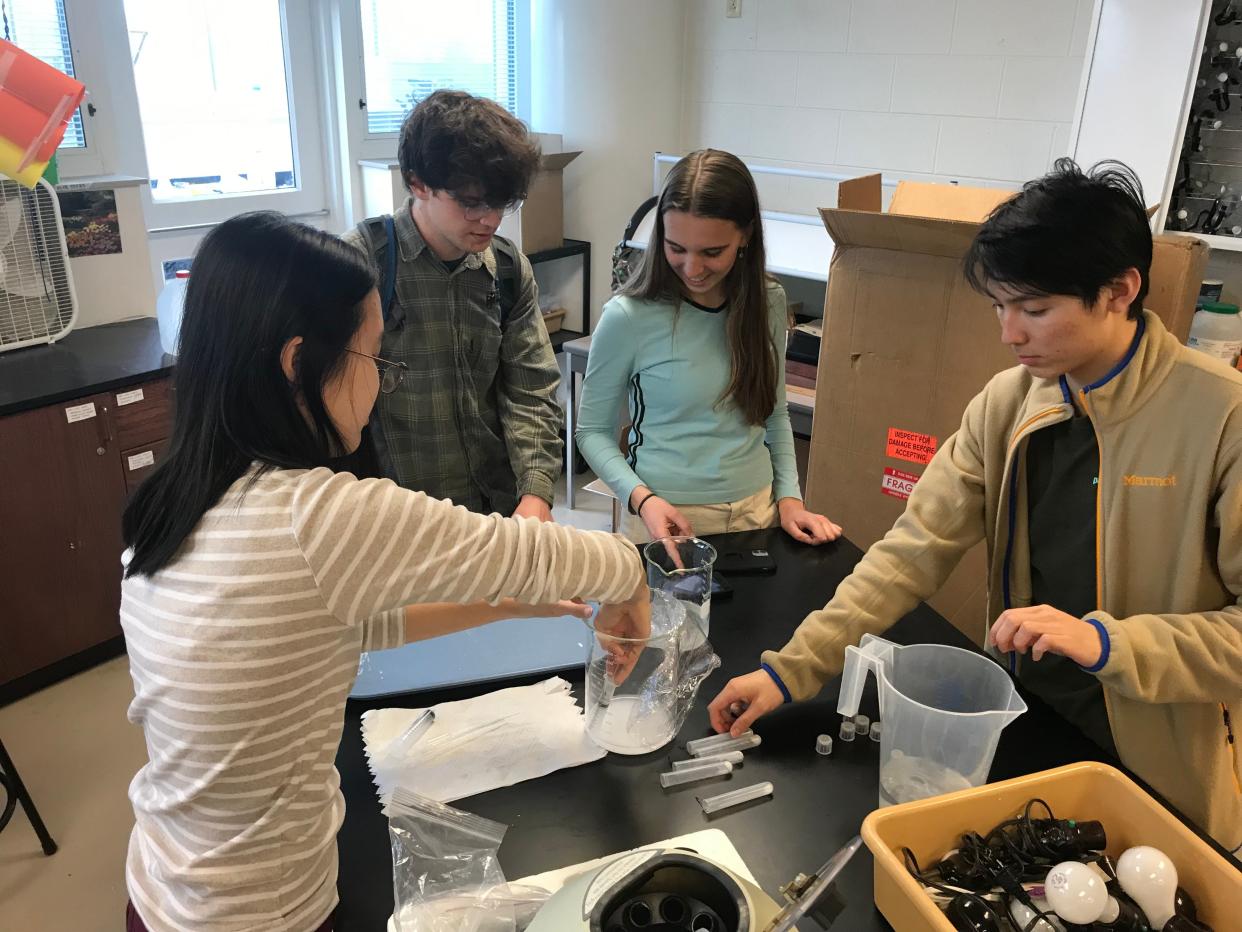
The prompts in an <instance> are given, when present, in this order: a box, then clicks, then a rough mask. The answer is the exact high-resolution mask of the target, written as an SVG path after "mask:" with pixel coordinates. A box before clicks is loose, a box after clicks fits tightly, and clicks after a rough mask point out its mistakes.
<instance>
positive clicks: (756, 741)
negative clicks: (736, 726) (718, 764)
mask: <svg viewBox="0 0 1242 932" xmlns="http://www.w3.org/2000/svg"><path fill="white" fill-rule="evenodd" d="M761 744H763V739H762V738H760V737H759V736H758V735H757V734H755V733H754V732H751V731H748V732H747V733H746V734H744V735H741V736H740V737H737V738H730V739H729V740H728V741H718V742H717V743H716V744H713V745H709V746H708V747H707V748H699V749H698V750H697V751H694V750H691V749H690V745H689V744H687V745H686V750H687V751H690V753H691V754H693V755H694V756H695V757H706V756H707V755H709V754H719V753H721V752H722V751H749V750H750V749H751V748H757V747H759V745H761Z"/></svg>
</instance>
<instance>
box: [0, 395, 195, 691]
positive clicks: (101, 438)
mask: <svg viewBox="0 0 1242 932" xmlns="http://www.w3.org/2000/svg"><path fill="white" fill-rule="evenodd" d="M171 413H172V399H171V391H170V380H169V379H167V378H163V379H158V380H155V381H151V382H147V383H144V384H142V385H137V386H131V387H128V388H124V389H120V390H118V391H112V392H106V393H101V394H95V395H90V396H87V397H82V398H75V399H73V400H71V401H66V402H61V403H58V404H55V405H48V406H45V407H41V408H35V409H33V410H30V411H23V412H21V413H19V414H13V415H9V416H7V417H0V593H3V598H2V600H0V685H2V684H5V683H10V682H11V681H14V680H16V679H18V678H20V677H26V676H28V675H29V674H32V673H36V672H37V671H40V670H44V669H45V668H48V667H49V666H52V665H54V664H57V663H59V662H61V661H65V660H66V659H68V658H71V657H73V656H74V655H75V654H78V653H80V652H82V651H85V650H88V649H90V648H93V647H97V646H98V645H100V644H103V643H104V642H107V641H109V640H111V639H114V638H116V637H118V636H119V635H120V633H121V627H120V622H119V619H118V614H117V613H118V607H119V604H120V592H121V514H122V512H123V511H124V508H125V501H126V498H127V496H128V495H129V493H130V492H132V491H133V489H134V488H136V487H137V486H138V484H139V483H140V482H141V481H142V479H143V478H145V477H146V476H147V475H149V474H150V473H151V468H152V466H153V465H154V464H155V463H157V462H159V460H160V458H161V457H162V455H163V452H164V449H165V445H166V442H167V437H168V434H169V432H170V429H171V423H172V417H171Z"/></svg>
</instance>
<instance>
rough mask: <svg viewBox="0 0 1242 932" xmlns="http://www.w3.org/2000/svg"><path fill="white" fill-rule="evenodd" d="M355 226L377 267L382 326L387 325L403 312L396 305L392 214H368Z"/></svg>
mask: <svg viewBox="0 0 1242 932" xmlns="http://www.w3.org/2000/svg"><path fill="white" fill-rule="evenodd" d="M358 230H359V231H360V232H361V233H362V235H363V237H364V238H365V239H366V242H367V248H368V249H369V250H370V252H371V259H372V261H373V262H374V263H375V266H376V267H377V268H378V269H380V270H381V278H380V281H379V293H380V308H381V310H382V311H383V314H384V329H385V330H388V329H391V328H390V327H389V324H390V322H395V323H397V324H400V323H401V322H403V321H404V319H405V315H404V314H403V313H401V311H400V309H399V308H397V309H396V311H395V312H394V308H395V306H396V300H397V257H398V250H397V228H396V224H395V223H394V222H393V219H392V214H386V215H385V216H383V217H371V218H370V219H368V220H364V221H362V223H360V224H358Z"/></svg>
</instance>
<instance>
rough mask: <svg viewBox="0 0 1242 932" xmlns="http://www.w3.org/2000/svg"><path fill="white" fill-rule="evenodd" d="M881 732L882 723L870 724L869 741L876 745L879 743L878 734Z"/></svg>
mask: <svg viewBox="0 0 1242 932" xmlns="http://www.w3.org/2000/svg"><path fill="white" fill-rule="evenodd" d="M883 730H884V723H883V722H872V723H871V740H872V741H874V742H875V743H876V744H879V743H880V732H882V731H883Z"/></svg>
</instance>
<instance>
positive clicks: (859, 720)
mask: <svg viewBox="0 0 1242 932" xmlns="http://www.w3.org/2000/svg"><path fill="white" fill-rule="evenodd" d="M870 730H871V719H869V718H868V717H867V716H865V715H855V716H854V731H855V732H856V733H857V734H858V736H859V737H860V738H861V737H862V736H863V735H865V734H866V733H867V732H868V731H870Z"/></svg>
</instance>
